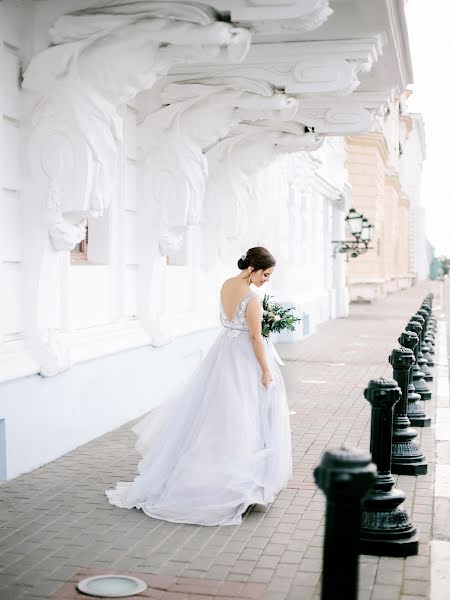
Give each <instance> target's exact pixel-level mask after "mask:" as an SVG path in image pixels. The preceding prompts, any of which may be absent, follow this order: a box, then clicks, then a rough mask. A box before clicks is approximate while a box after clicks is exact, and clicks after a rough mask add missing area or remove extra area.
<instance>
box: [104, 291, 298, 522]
mask: <svg viewBox="0 0 450 600" xmlns="http://www.w3.org/2000/svg"><path fill="white" fill-rule="evenodd" d="M255 296H256V294H255V292H253V291H251V292H250V293H249V294H248V295H247V296H246V297H245V298H244V299H243V300H242V301H241V302H240V303H239V305H238V306H237V307H236V310H235V312H234V315H233V318H232V319H231V321H230V320H228V318H227V316H226V314H225V311H224V309H223V306H222V305H221V321H222V325H223V331H222V332H221V334H220V335H219V337H218V339H217V340H216V341H215V342H214V344H213V346H212V348H211V349H210V351H209V352H208V354H207V356H206V357H205V358H204V360H203V361H202V363H201V364H200V366H199V367H198V368H197V370H196V371H195V372H194V374H193V375H192V377H191V378H190V380H189V381H188V383H187V384H185V385H184V386H183V388H182V390H181V391H179V392H178V393H177V394H175V395H174V396H173V397H172V398H171V399H169V400H168V401H167V402H165V403H163V404H162V405H161V406H160V407H157V408H156V409H154V410H153V411H151V412H150V413H149V414H148V415H147V416H145V417H144V418H143V419H141V421H139V422H138V423H137V424H136V425H135V426H134V427H133V431H134V432H135V433H136V434H137V436H138V439H137V442H136V448H137V450H138V451H139V453H140V454H141V456H142V460H141V461H140V462H139V465H138V472H139V475H138V476H137V477H136V478H135V480H134V481H133V482H127V483H124V482H119V483H117V486H116V488H115V489H111V490H106V495H107V496H108V499H109V501H110V503H111V504H114V505H115V506H119V507H121V508H134V507H136V508H141V509H142V510H143V511H144V512H145V513H146V514H147V515H149V516H150V517H154V518H156V519H164V520H166V521H173V522H176V523H193V524H198V525H237V524H239V523H240V522H241V515H242V513H243V512H245V510H246V509H247V508H248V507H249V506H250V505H252V504H268V503H270V502H272V501H273V499H274V498H275V496H276V494H277V493H278V492H279V490H280V489H282V488H283V487H284V486H285V485H286V483H287V481H288V479H289V478H290V476H291V470H292V469H291V465H292V460H291V432H290V425H289V411H288V405H287V399H286V391H285V387H284V383H283V379H282V376H281V373H280V369H279V367H278V365H277V362H276V360H275V357H276V353H275V351H274V349H273V346H272V344H271V343H270V342H269V343H268V344H267V350H266V352H267V358H268V361H269V366H270V370H271V372H272V376H273V383H272V384H271V385H270V386H269V387H268V388H267V389H266V388H265V387H264V386H263V385H262V383H261V368H260V366H259V363H258V361H257V359H256V356H255V353H254V351H253V346H252V343H251V339H250V337H249V335H248V328H247V320H246V310H247V305H248V303H249V301H250V300H251V299H252V298H254V297H255Z"/></svg>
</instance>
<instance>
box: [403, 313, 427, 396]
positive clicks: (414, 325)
mask: <svg viewBox="0 0 450 600" xmlns="http://www.w3.org/2000/svg"><path fill="white" fill-rule="evenodd" d="M406 331H413V332H414V333H415V334H416V335H417V338H418V342H417V344H416V345H415V347H414V358H415V360H416V362H415V363H414V365H413V383H414V388H415V390H416V392H417V393H418V394H420V397H421V398H422V400H431V390H430V388H429V387H428V385H427V382H426V381H425V379H424V375H423V373H422V371H421V370H420V368H419V363H418V355H419V341H420V333H421V331H422V326H421V324H420V323H418V322H417V321H410V322H409V323H408V324H407V326H406Z"/></svg>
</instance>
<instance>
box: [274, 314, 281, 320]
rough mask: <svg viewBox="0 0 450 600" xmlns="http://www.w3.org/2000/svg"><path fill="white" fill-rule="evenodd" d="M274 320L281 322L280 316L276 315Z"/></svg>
mask: <svg viewBox="0 0 450 600" xmlns="http://www.w3.org/2000/svg"><path fill="white" fill-rule="evenodd" d="M273 320H274V321H280V320H281V317H280V315H275V316H274V318H273Z"/></svg>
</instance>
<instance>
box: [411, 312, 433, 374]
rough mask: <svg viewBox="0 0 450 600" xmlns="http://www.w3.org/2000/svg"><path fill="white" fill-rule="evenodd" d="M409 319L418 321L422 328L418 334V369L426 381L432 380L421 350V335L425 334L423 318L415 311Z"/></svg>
mask: <svg viewBox="0 0 450 600" xmlns="http://www.w3.org/2000/svg"><path fill="white" fill-rule="evenodd" d="M411 321H415V322H418V323H420V325H421V327H422V329H421V331H420V334H419V350H418V352H417V364H418V365H419V369H420V370H421V371H422V373H423V375H424V379H425V381H426V382H428V381H433V374H432V372H431V371H430V369H429V367H428V362H427V359H426V358H425V357H424V355H423V352H422V344H423V336H424V334H425V319H424V318H423V317H422V316H421V315H419V314H418V313H416V314H415V315H413V316H412V317H411Z"/></svg>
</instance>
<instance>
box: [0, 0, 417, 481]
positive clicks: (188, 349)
mask: <svg viewBox="0 0 450 600" xmlns="http://www.w3.org/2000/svg"><path fill="white" fill-rule="evenodd" d="M92 8H95V11H92V10H89V9H92ZM79 11H81V12H79ZM83 11H84V12H83ZM367 23H369V24H370V27H367V25H366V24H367ZM374 24H376V25H374ZM0 39H1V40H2V46H1V48H0V76H1V83H2V85H1V87H0V112H1V115H2V120H1V123H0V228H1V230H0V259H1V266H0V269H1V270H0V285H1V290H2V294H1V300H0V301H1V303H2V305H1V311H0V315H1V316H0V319H1V320H0V381H1V382H2V383H0V477H7V478H10V477H14V476H15V475H17V474H19V473H21V472H24V471H27V470H30V469H32V468H35V467H37V466H39V465H41V464H43V463H45V462H48V461H50V460H53V459H54V458H56V457H57V456H60V455H61V454H63V453H65V452H67V451H69V450H71V449H73V448H74V447H76V446H77V445H80V444H82V443H85V442H87V441H88V440H90V439H92V438H94V437H96V436H98V435H101V434H103V433H104V432H106V431H108V430H111V429H113V428H115V427H117V426H119V425H121V424H122V423H124V422H126V421H128V420H130V419H132V418H135V417H137V416H139V415H141V414H143V413H145V412H146V411H148V410H149V409H150V408H152V407H153V406H155V405H156V404H158V403H160V402H163V401H164V400H165V399H166V398H167V397H168V396H169V395H170V394H171V393H172V392H173V390H174V389H176V387H177V386H178V385H180V384H181V383H182V382H183V380H184V379H185V378H186V377H187V376H188V375H189V373H190V372H191V371H192V369H193V368H194V367H195V366H196V365H197V364H198V362H199V360H200V359H201V358H202V356H203V355H204V353H205V352H206V351H207V349H208V347H209V345H210V344H211V342H212V341H213V339H214V338H215V336H216V335H217V331H218V325H219V323H218V292H219V285H220V282H221V281H222V280H223V279H224V278H226V277H228V276H231V275H234V274H235V273H236V263H237V260H238V258H239V256H240V255H241V254H242V253H243V252H245V250H246V249H247V248H248V247H250V246H253V245H257V244H263V245H266V246H268V247H269V248H270V249H271V251H272V252H273V253H274V254H275V256H276V257H277V259H278V267H277V269H276V274H275V276H274V278H273V282H272V290H271V292H272V293H273V294H274V295H276V297H277V299H278V300H280V301H282V302H286V303H289V304H291V305H294V306H295V307H296V308H297V310H298V311H299V312H300V313H301V314H302V316H303V320H302V323H301V327H300V328H299V330H298V331H297V332H296V334H295V335H294V336H291V337H290V338H287V339H286V338H285V341H289V340H292V339H298V338H299V337H301V336H302V335H308V334H311V333H313V332H314V330H315V328H316V326H317V325H318V324H319V323H320V322H323V321H325V320H327V319H331V318H335V317H341V316H345V315H346V314H347V312H348V291H347V286H346V279H345V276H346V275H345V267H346V263H345V257H344V256H343V255H341V254H338V255H337V256H335V257H334V256H333V243H332V242H333V240H342V239H345V216H346V214H347V212H348V210H349V208H350V207H351V205H352V192H351V188H350V185H349V181H348V174H347V168H346V147H347V148H351V145H352V143H353V142H352V140H354V139H356V138H354V136H355V135H357V134H360V133H364V132H367V131H370V130H371V128H372V126H373V123H374V120H375V118H376V116H377V115H379V114H382V113H383V111H385V109H386V107H387V106H388V105H389V106H390V107H391V111H393V110H397V112H398V105H396V104H392V103H391V104H389V99H390V98H391V96H392V91H393V90H401V91H402V90H404V89H405V88H406V86H407V84H408V83H410V82H411V66H410V57H409V48H408V36H407V31H406V26H405V18H404V7H403V0H380V1H379V2H376V3H375V2H373V1H372V0H348V1H346V2H342V1H339V0H336V1H331V0H330V1H327V0H288V1H286V0H273V1H272V2H270V3H269V2H260V3H258V2H254V1H253V0H252V1H251V0H208V1H207V2H204V3H203V4H198V3H197V4H195V5H193V4H190V3H188V2H186V3H183V2H171V1H167V2H165V3H161V2H155V3H152V2H146V3H139V2H130V1H128V2H123V3H121V2H115V3H114V4H111V3H108V4H107V5H105V2H103V1H102V0H38V1H35V2H28V1H25V0H23V1H21V0H3V1H2V2H0ZM395 107H396V108H395ZM396 119H397V120H398V116H397V117H396ZM397 120H396V121H395V123H397ZM391 123H392V127H394V117H393V116H392V117H391V118H389V117H387V118H386V122H385V127H390V126H391V125H390V124H391ZM370 135H374V136H375V137H374V138H372V137H370V136H368V137H367V139H368V140H370V141H369V142H368V143H367V146H364V148H366V149H367V152H368V153H369V154H370V153H372V154H373V155H374V156H375V157H376V160H377V161H381V162H383V161H384V163H385V164H386V165H388V163H389V158H388V155H389V152H390V149H389V148H388V146H389V144H390V143H391V141H390V137H389V136H387V138H386V139H388V141H387V142H386V141H383V136H384V134H383V132H382V131H381V130H380V131H379V132H378V133H375V134H370ZM345 136H350V137H347V141H345V139H344V138H345ZM372 140H373V141H372ZM392 143H394V141H393V142H392ZM365 152H366V150H365ZM366 154H367V153H366ZM397 155H398V148H397ZM369 158H370V157H369ZM397 162H398V156H397ZM384 163H383V165H384ZM396 164H397V163H395V161H394V163H393V166H392V169H393V170H391V171H389V170H387V171H386V172H384V171H383V177H381V176H380V177H381V179H380V182H378V180H377V182H376V183H374V185H375V186H377V185H382V186H384V188H383V189H385V190H386V191H385V193H384V196H383V197H386V207H385V206H384V204H383V210H384V211H385V212H386V213H387V212H388V211H392V215H391V214H390V213H389V214H390V216H389V221H388V225H389V227H391V229H392V231H393V230H394V229H395V227H398V226H400V225H399V224H400V222H401V223H404V224H406V223H407V222H408V219H409V209H408V200H407V199H406V198H405V197H404V195H403V192H402V190H401V186H400V183H399V181H398V176H397V175H396V172H395V168H397V167H396V166H395V165H396ZM377 168H378V167H377ZM383 168H384V167H383ZM380 172H381V171H380ZM355 175H356V172H353V171H352V169H351V168H350V176H351V177H354V176H355ZM377 177H378V175H377V174H374V175H373V178H374V180H375V179H376V178H377ZM352 185H353V194H354V196H355V199H356V201H357V202H359V200H360V192H359V190H358V187H357V183H356V182H353V183H352ZM388 198H390V199H391V203H390V204H389V203H388ZM397 204H398V207H397ZM357 206H358V204H357ZM394 207H395V210H394ZM368 212H369V213H370V211H368ZM367 216H368V217H371V218H373V219H374V220H377V223H376V225H377V226H378V230H377V231H379V232H380V231H382V230H383V227H384V226H385V224H384V225H383V223H382V218H383V217H382V216H380V215H378V213H377V212H376V211H375V210H374V211H373V212H372V213H370V214H368V215H367ZM405 226H406V225H405ZM385 235H386V236H388V235H389V231H388V230H387V229H386V231H385ZM396 243H397V244H398V246H397V250H396V257H397V258H396V260H397V263H396V267H395V269H396V270H395V274H396V275H395V276H396V277H397V274H398V277H397V279H398V282H397V279H395V281H394V280H392V279H390V280H389V281H390V283H389V285H391V288H392V289H394V288H395V287H396V286H397V283H398V285H409V284H410V282H411V280H412V274H411V268H410V263H409V260H410V259H409V254H408V250H407V249H408V244H409V241H408V239H398V240H397V242H396ZM377 252H384V250H383V248H382V246H380V248H379V249H378V250H377ZM383 256H386V257H387V253H385V255H383ZM363 259H364V260H365V259H366V257H361V258H360V259H358V262H359V261H360V260H363ZM367 259H369V253H368V254H367ZM383 260H384V259H383ZM386 260H387V259H386ZM355 264H356V263H355ZM352 266H353V265H352ZM386 268H387V267H386ZM392 282H393V283H392Z"/></svg>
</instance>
